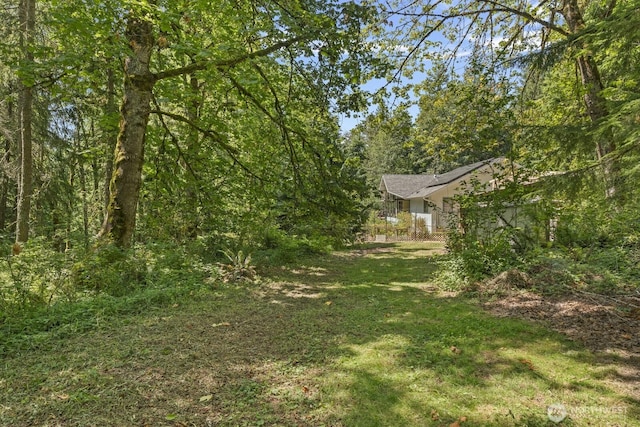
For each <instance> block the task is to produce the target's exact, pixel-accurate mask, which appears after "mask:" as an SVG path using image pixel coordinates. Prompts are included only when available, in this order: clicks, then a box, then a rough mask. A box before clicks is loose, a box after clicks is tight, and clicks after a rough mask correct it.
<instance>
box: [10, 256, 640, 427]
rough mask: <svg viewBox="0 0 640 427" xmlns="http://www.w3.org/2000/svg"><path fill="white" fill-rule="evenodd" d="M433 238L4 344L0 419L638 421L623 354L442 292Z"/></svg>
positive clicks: (314, 262)
mask: <svg viewBox="0 0 640 427" xmlns="http://www.w3.org/2000/svg"><path fill="white" fill-rule="evenodd" d="M439 250H440V248H439V247H437V246H426V245H424V244H402V245H400V244H398V245H378V246H362V247H360V248H358V249H357V250H354V251H349V252H338V253H334V254H332V255H328V256H320V257H315V258H312V259H303V260H299V261H298V262H297V263H295V264H292V265H289V266H285V267H270V268H269V269H264V270H263V271H260V274H261V275H262V277H263V278H265V279H264V280H263V283H262V284H260V285H251V286H245V287H240V286H230V285H218V286H217V287H215V288H214V289H213V290H211V291H207V292H202V291H199V292H196V293H195V294H193V293H192V294H189V293H188V292H185V293H183V294H176V295H174V296H173V297H172V298H171V299H170V300H162V299H153V300H149V301H147V302H144V301H145V300H144V299H140V306H141V308H142V309H140V310H137V311H133V310H130V311H127V310H123V311H120V312H114V313H113V315H111V316H104V315H100V312H99V310H94V311H93V312H92V313H95V319H94V320H95V322H94V323H95V326H93V327H87V326H86V325H87V324H88V323H86V319H85V320H83V322H84V323H83V325H85V327H83V328H81V329H78V331H77V333H76V334H60V333H57V332H56V331H57V328H56V327H51V328H49V329H47V330H43V331H39V332H38V339H37V341H35V342H37V345H30V346H29V345H26V344H25V343H32V342H34V340H29V339H27V338H24V337H23V339H21V340H13V341H11V340H5V343H6V344H5V353H4V355H3V356H2V359H1V363H0V402H1V403H0V425H7V426H9V425H11V426H31V425H37V426H90V425H96V426H122V425H138V426H146V425H149V426H163V425H166V426H191V425H193V426H207V425H211V426H213V425H216V426H242V425H247V426H256V425H269V426H272V425H278V426H299V425H313V426H321V425H331V426H424V425H434V426H448V425H450V424H451V423H454V422H458V423H462V424H463V425H469V426H477V425H482V426H487V425H495V426H515V425H520V426H524V425H528V426H546V425H554V424H553V423H551V421H549V419H548V417H547V409H546V408H547V406H549V405H552V404H556V403H558V404H563V405H564V407H565V409H566V411H567V412H568V417H567V418H566V419H565V420H564V421H563V425H596V426H599V425H618V426H634V425H640V423H638V422H637V421H635V420H636V419H638V418H639V416H640V410H639V404H638V402H637V401H636V400H634V399H633V398H632V397H631V396H629V395H626V394H625V393H624V392H623V391H622V390H623V389H621V388H618V387H617V386H616V385H615V382H614V380H616V381H624V380H625V379H624V378H622V379H621V378H620V377H619V372H620V369H622V368H624V366H621V364H622V363H623V362H622V361H620V360H617V359H612V360H611V361H610V362H609V363H607V364H596V363H595V358H594V356H593V355H592V354H591V353H589V352H588V351H586V350H584V349H582V348H580V347H579V346H578V345H576V344H573V343H572V342H570V341H568V340H566V339H564V338H563V337H562V336H560V335H558V334H555V333H552V332H549V331H548V330H545V329H544V328H542V327H541V326H538V325H534V324H531V323H527V322H524V321H518V320H513V319H504V318H495V317H492V316H490V315H489V314H487V313H486V312H484V311H482V310H481V309H480V308H478V306H477V305H476V304H475V303H474V301H473V300H469V299H468V298H465V297H462V296H457V295H455V294H451V293H445V292H440V291H439V290H438V289H437V288H436V287H434V286H433V285H432V283H431V278H432V276H433V275H434V274H435V272H436V268H437V267H436V264H435V263H434V262H433V261H431V260H430V258H429V257H430V255H432V254H436V253H438V252H439ZM83 319H84V318H83ZM12 333H14V334H17V333H19V332H18V331H17V330H16V328H14V329H12ZM627 381H629V382H631V381H634V379H632V378H629V379H627Z"/></svg>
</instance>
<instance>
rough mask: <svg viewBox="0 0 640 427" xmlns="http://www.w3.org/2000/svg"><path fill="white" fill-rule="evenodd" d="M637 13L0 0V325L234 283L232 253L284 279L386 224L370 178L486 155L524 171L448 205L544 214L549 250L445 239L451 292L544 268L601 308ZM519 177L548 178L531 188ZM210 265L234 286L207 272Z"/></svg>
mask: <svg viewBox="0 0 640 427" xmlns="http://www.w3.org/2000/svg"><path fill="white" fill-rule="evenodd" d="M638 9H639V4H638V2H637V1H635V0H608V1H600V0H598V1H595V0H584V1H578V0H553V1H547V0H542V1H540V2H529V1H517V0H503V1H494V0H461V1H457V2H442V1H424V2H402V1H399V2H370V1H357V2H343V1H329V2H327V1H314V0H301V1H283V2H272V1H264V2H262V1H248V2H235V1H221V2H216V3H215V4H211V2H208V1H201V0H182V1H162V0H145V1H132V0H105V1H100V2H86V1H76V0H73V1H57V0H47V1H44V0H42V1H40V0H37V1H36V0H19V1H13V0H5V1H4V2H3V6H2V8H1V10H0V15H1V17H2V21H1V22H2V24H0V31H1V33H2V42H1V44H0V57H1V58H2V62H1V63H0V141H1V144H0V145H1V147H2V150H3V151H2V162H1V165H0V232H1V233H2V234H1V247H2V248H4V249H3V251H4V258H3V261H2V262H3V264H2V269H1V272H0V274H2V282H3V283H2V285H0V286H2V287H1V288H0V307H1V309H2V313H1V314H0V316H1V317H3V318H7V317H8V316H10V315H11V314H12V313H15V311H16V310H24V309H26V308H36V309H39V308H42V307H46V306H49V305H51V304H54V303H55V302H58V301H67V300H71V301H74V300H77V299H78V298H83V297H85V296H86V295H94V294H96V293H98V294H100V293H107V294H111V295H123V294H128V293H131V292H134V291H135V289H138V288H144V287H150V286H154V285H158V286H168V287H171V286H176V284H177V283H178V282H180V281H181V280H183V279H181V278H180V277H182V276H180V274H184V272H185V271H192V272H193V271H198V274H200V275H220V276H224V277H226V278H229V277H231V278H233V277H235V275H236V273H238V271H240V272H242V271H247V270H248V269H249V264H250V263H251V260H250V258H249V256H248V254H253V255H254V260H258V261H259V262H264V263H278V262H286V261H292V260H295V258H296V256H298V255H299V254H300V253H309V252H314V251H327V250H331V249H332V248H337V247H340V246H342V245H345V244H349V243H350V242H352V241H353V240H354V239H355V237H356V236H357V235H358V233H360V232H361V230H362V227H363V224H364V223H365V222H366V220H367V218H369V217H370V216H371V215H372V213H373V215H375V214H376V212H377V211H378V209H379V206H377V205H376V202H377V194H376V188H377V185H378V182H379V179H380V176H381V174H383V173H427V172H428V173H440V172H445V171H447V170H450V169H452V168H454V167H457V166H460V165H464V164H468V163H472V162H475V161H479V160H485V159H487V158H491V157H497V156H505V157H507V158H508V159H510V161H512V162H513V164H517V165H518V171H517V172H514V171H513V170H508V171H505V173H510V177H509V179H508V180H506V181H505V182H509V184H508V185H507V186H506V187H505V189H504V190H503V191H500V192H496V194H495V195H493V196H491V197H489V198H487V197H486V196H485V198H484V199H483V200H482V205H480V204H479V203H478V200H477V198H476V196H473V195H469V196H465V197H462V198H461V199H460V200H459V201H458V202H459V203H460V205H461V206H462V207H463V208H465V211H466V212H467V214H466V215H465V218H466V221H469V224H466V225H467V227H465V228H464V229H465V230H469V227H468V225H470V224H476V225H477V224H481V223H483V218H484V217H485V216H486V215H493V214H495V213H496V212H497V211H499V210H500V209H502V208H503V207H504V206H505V204H511V205H514V204H516V205H523V206H524V205H528V204H530V203H531V201H536V206H537V211H536V212H537V213H536V215H539V223H540V224H544V223H548V221H549V219H550V218H554V219H555V220H557V224H558V228H557V230H556V236H555V239H554V241H553V242H547V241H540V240H539V239H538V238H537V236H538V234H539V233H538V231H537V230H536V229H535V227H530V228H517V227H504V228H503V229H501V230H499V231H498V232H495V233H490V234H488V235H487V234H482V233H464V234H462V233H460V232H459V231H457V230H459V229H457V228H455V229H454V230H453V232H452V233H451V236H450V239H449V242H448V247H449V249H450V251H451V256H450V263H449V265H448V267H447V274H446V276H447V277H448V279H447V280H450V281H452V282H456V283H468V282H472V281H475V280H478V279H481V278H483V277H487V276H492V275H495V274H498V273H500V272H501V271H504V270H506V269H509V268H513V267H519V268H527V266H529V267H531V266H533V265H538V266H539V265H546V266H548V267H549V268H553V269H557V270H558V271H561V272H563V277H568V278H569V279H571V280H572V281H574V282H589V283H592V284H594V285H595V286H596V287H597V288H598V289H600V290H601V291H603V292H617V291H625V292H627V291H630V290H634V289H636V288H637V284H638V279H639V277H638V274H639V273H638V271H639V270H638V269H637V265H638V262H639V261H640V209H639V207H640V206H639V197H638V196H639V190H638V185H637V183H638V182H639V180H638V173H639V172H640V171H639V169H638V154H639V153H638V149H639V146H640V144H639V142H640V131H639V129H640V98H639V96H640V74H639V73H640V71H639V70H640V68H639V67H638V66H637V65H638V60H639V57H640V44H639V43H638V32H637V28H638V27H639V26H640V13H638V12H639V11H638ZM416 75H419V76H423V77H424V79H423V80H422V81H416V80H415V78H414V77H412V76H416ZM380 79H382V80H383V81H386V82H388V83H387V84H386V85H384V86H383V87H382V88H381V89H379V90H376V91H375V92H374V93H368V92H367V91H366V89H365V88H366V86H365V84H366V83H367V82H369V81H371V80H377V81H380ZM407 80H410V81H412V84H402V82H403V81H407ZM392 99H393V100H394V101H393V102H391V101H390V100H392ZM412 102H415V103H417V110H418V113H417V114H416V115H412V114H411V113H410V111H415V109H416V106H415V105H413V106H412ZM371 106H375V107H376V108H374V109H373V110H372V109H371ZM412 108H413V110H412ZM356 113H360V114H365V115H366V118H365V119H364V120H363V121H362V122H361V123H360V124H358V125H357V126H356V127H354V128H353V129H351V130H349V131H348V132H347V133H345V134H341V132H340V127H339V124H340V117H341V116H344V115H349V114H356ZM532 177H545V179H542V180H539V182H538V184H537V185H535V186H531V185H524V184H526V183H530V182H531V178H532ZM479 206H482V209H478V207H479ZM220 259H223V260H225V261H224V262H225V263H226V264H227V267H220V268H217V267H216V268H214V267H211V265H213V264H210V263H209V262H210V261H211V260H220ZM229 266H230V267H229ZM212 269H213V270H215V271H213V270H212ZM167 272H172V273H171V274H169V273H167ZM230 272H231V273H230ZM198 274H196V275H195V276H198ZM229 274H231V275H230V276H229ZM195 276H194V277H195ZM190 277H191V276H190ZM192 279H193V280H198V277H195V278H193V277H192ZM190 280H191V279H190Z"/></svg>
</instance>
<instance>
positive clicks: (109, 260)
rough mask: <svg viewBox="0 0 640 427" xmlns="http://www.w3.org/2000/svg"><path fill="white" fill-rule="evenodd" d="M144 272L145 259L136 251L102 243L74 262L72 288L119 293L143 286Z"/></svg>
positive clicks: (110, 293)
mask: <svg viewBox="0 0 640 427" xmlns="http://www.w3.org/2000/svg"><path fill="white" fill-rule="evenodd" d="M146 273H147V267H146V262H145V260H144V258H142V257H137V256H136V253H135V251H133V250H129V251H124V250H122V249H120V248H118V247H116V246H115V245H112V244H102V245H100V246H98V247H96V248H95V249H93V250H92V251H90V252H89V253H87V254H86V255H85V256H84V257H82V259H81V260H79V261H77V262H76V263H74V264H73V267H72V268H71V287H72V288H73V289H74V290H76V291H92V292H104V293H107V294H109V295H114V296H122V295H126V294H128V293H130V292H131V291H132V290H133V289H135V288H138V287H141V286H143V285H144V284H145V277H146Z"/></svg>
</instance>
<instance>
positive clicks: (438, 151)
mask: <svg viewBox="0 0 640 427" xmlns="http://www.w3.org/2000/svg"><path fill="white" fill-rule="evenodd" d="M511 86H512V84H511V83H510V82H509V81H508V80H507V79H505V78H500V77H498V78H496V77H495V76H493V75H492V74H491V73H490V72H489V71H487V70H485V69H483V67H481V66H480V65H477V64H475V65H474V66H470V67H469V68H468V69H467V70H466V71H465V73H464V75H463V76H460V77H457V76H455V75H452V76H450V77H447V75H446V74H444V73H443V72H442V70H441V69H440V68H439V67H435V69H434V72H432V73H430V74H429V76H428V77H427V79H425V81H423V82H422V83H421V84H420V85H419V88H420V93H421V96H420V100H419V106H420V113H419V115H418V117H417V118H416V124H415V127H414V131H413V138H414V140H415V143H416V144H419V145H421V146H422V147H423V149H424V151H425V158H426V162H427V164H428V167H429V169H430V170H432V171H433V172H435V173H443V172H447V171H449V170H452V169H455V168H456V167H459V166H463V165H467V164H471V163H475V162H478V161H481V160H486V159H489V158H491V157H498V156H504V155H507V154H508V153H509V152H510V151H511V150H512V149H513V148H514V139H515V137H516V133H517V132H516V118H515V115H514V111H513V108H514V99H515V97H514V95H513V94H512V93H511V90H512V89H511Z"/></svg>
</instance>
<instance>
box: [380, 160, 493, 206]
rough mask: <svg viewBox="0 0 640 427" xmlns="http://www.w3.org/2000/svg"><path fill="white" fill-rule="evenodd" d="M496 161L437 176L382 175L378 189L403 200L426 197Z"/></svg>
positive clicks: (467, 166)
mask: <svg viewBox="0 0 640 427" xmlns="http://www.w3.org/2000/svg"><path fill="white" fill-rule="evenodd" d="M496 160H497V159H489V160H483V161H481V162H476V163H473V164H470V165H466V166H461V167H459V168H456V169H454V170H452V171H449V172H446V173H443V174H438V175H433V174H430V175H382V179H381V180H380V187H379V189H380V191H384V190H386V191H387V192H388V193H390V194H393V195H394V196H397V197H400V198H403V199H409V198H419V197H426V196H427V195H429V194H431V193H433V192H435V191H437V190H439V189H440V188H443V187H444V185H446V184H449V183H450V182H452V181H455V180H457V179H458V178H461V177H463V176H465V175H467V174H469V173H471V172H473V171H474V170H476V169H478V168H480V167H481V166H484V165H486V164H489V163H493V162H494V161H496ZM436 187H437V188H436Z"/></svg>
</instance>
